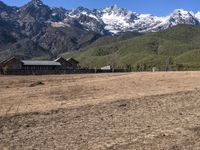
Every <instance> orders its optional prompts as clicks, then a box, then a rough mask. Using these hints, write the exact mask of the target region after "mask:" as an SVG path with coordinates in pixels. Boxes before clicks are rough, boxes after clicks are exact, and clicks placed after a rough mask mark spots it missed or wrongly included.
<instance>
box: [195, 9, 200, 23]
mask: <svg viewBox="0 0 200 150" xmlns="http://www.w3.org/2000/svg"><path fill="white" fill-rule="evenodd" d="M195 17H196V18H197V19H198V20H199V21H200V11H198V12H197V13H196V14H195Z"/></svg>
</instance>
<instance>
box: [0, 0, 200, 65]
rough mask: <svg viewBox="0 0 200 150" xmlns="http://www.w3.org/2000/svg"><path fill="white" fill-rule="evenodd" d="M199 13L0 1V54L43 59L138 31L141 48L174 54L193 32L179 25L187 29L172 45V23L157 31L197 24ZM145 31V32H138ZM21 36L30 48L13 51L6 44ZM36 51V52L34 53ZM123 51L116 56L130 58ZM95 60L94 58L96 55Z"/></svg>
mask: <svg viewBox="0 0 200 150" xmlns="http://www.w3.org/2000/svg"><path fill="white" fill-rule="evenodd" d="M199 14H200V13H199V12H197V13H194V12H190V11H186V10H183V9H177V10H175V11H174V12H172V13H171V14H170V15H169V16H164V17H158V16H153V15H151V14H139V13H136V12H133V11H129V10H127V9H124V8H119V7H118V6H116V5H114V6H110V7H106V8H104V9H93V10H90V9H87V8H83V7H78V8H76V9H73V10H66V9H64V8H50V7H49V6H47V5H45V4H44V3H43V2H42V1H41V0H30V1H29V2H28V3H27V4H26V5H24V6H22V7H11V6H7V5H6V4H4V3H3V1H1V0H0V26H1V27H0V44H1V45H0V52H1V54H2V56H1V57H0V59H5V58H7V57H6V56H11V55H16V56H20V57H28V58H31V59H34V58H35V57H37V58H38V56H39V55H40V57H41V58H46V57H47V55H48V58H50V57H57V55H59V54H61V53H66V52H71V51H81V50H82V49H86V48H87V49H90V48H91V47H98V46H99V45H109V44H110V43H112V42H117V43H125V42H124V40H127V39H129V38H131V37H135V36H140V35H143V37H146V38H145V39H146V42H149V43H145V42H144V41H143V40H141V41H142V42H144V44H146V45H147V46H146V47H145V45H144V46H143V47H145V49H147V50H149V47H150V48H151V49H154V51H158V50H160V51H161V52H160V53H163V54H164V53H174V54H179V53H180V52H182V51H185V50H186V49H188V48H189V49H190V47H188V44H187V42H188V41H190V40H191V39H192V38H193V34H195V33H193V32H190V31H188V32H187V30H186V31H185V30H184V29H183V31H180V32H181V33H183V34H184V35H186V34H187V37H183V38H184V39H185V41H181V40H179V41H177V40H174V41H173V42H174V45H177V46H176V47H173V48H169V47H171V45H170V44H171V42H172V41H171V39H173V37H174V36H176V33H174V31H173V29H175V28H173V29H172V30H171V32H170V31H169V32H170V33H165V32H160V31H163V30H165V29H168V28H171V27H174V26H176V25H179V24H189V25H195V26H199V25H200V15H199ZM177 30H178V29H177ZM180 30H181V28H180ZM149 32H160V33H159V36H162V34H163V36H166V35H167V34H169V36H173V37H169V39H165V38H163V37H161V38H159V40H158V39H157V38H155V37H156V34H157V33H155V36H153V35H154V33H149ZM175 32H176V31H175ZM186 32H187V33H186ZM146 33H148V34H147V35H144V34H146ZM27 39H28V40H29V41H31V42H33V43H34V44H31V45H29V46H30V47H29V49H31V50H33V52H29V53H26V51H27V47H26V45H27V44H26V42H22V44H23V43H24V44H25V45H24V46H22V47H21V49H20V53H19V54H18V53H17V52H18V49H17V50H16V51H15V50H14V49H13V47H12V46H13V45H17V44H18V42H21V41H26V40H27ZM136 39H137V40H138V42H139V43H140V42H141V41H140V37H137V38H135V40H136ZM150 39H151V40H150ZM120 41H123V42H120ZM193 42H194V43H195V42H197V43H198V37H197V39H194V40H193ZM128 44H129V43H128ZM148 44H149V45H148ZM167 45H170V46H167ZM137 46H138V47H139V45H137V43H136V44H134V45H129V47H137ZM163 46H164V48H165V49H166V50H165V51H163V49H162V47H163ZM116 47H118V46H115V45H114V47H112V48H107V49H104V48H103V50H99V52H98V54H99V55H102V54H101V53H110V51H111V52H112V51H116V50H115V49H116ZM177 47H178V48H179V49H177ZM35 48H36V49H35ZM41 49H43V50H45V52H48V54H46V53H43V51H42V50H41ZM124 49H125V50H124V52H123V53H126V47H125V48H124ZM138 49H139V48H138ZM107 50H108V51H107ZM36 51H37V54H35V52H36ZM102 51H103V52H102ZM39 52H41V54H39ZM22 53H24V54H22ZM144 53H146V52H144ZM5 54H6V55H5ZM28 54H30V56H28ZM128 54H129V53H128ZM128 54H127V56H126V58H127V59H126V58H124V59H122V60H128V59H131V56H128ZM117 55H119V54H117ZM130 55H132V54H130ZM152 56H153V55H152ZM102 57H106V56H102ZM110 57H111V56H110ZM124 57H125V56H124ZM141 57H142V56H141V55H140V56H138V59H139V58H141ZM89 59H92V58H89ZM98 59H100V58H99V57H98ZM107 59H110V58H107ZM132 61H133V60H131V62H132ZM99 62H100V60H99ZM124 63H125V62H124ZM127 63H128V62H127ZM94 64H95V63H94ZM97 64H98V63H97Z"/></svg>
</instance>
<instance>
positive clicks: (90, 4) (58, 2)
mask: <svg viewBox="0 0 200 150" xmlns="http://www.w3.org/2000/svg"><path fill="white" fill-rule="evenodd" d="M2 1H3V2H4V3H6V4H8V5H11V6H22V5H24V4H25V3H27V2H28V1H29V0H2ZM43 2H44V3H45V4H46V5H49V6H51V7H64V8H66V9H73V8H76V7H78V6H83V7H86V8H89V9H94V8H104V7H107V6H111V5H114V4H116V5H118V6H119V7H123V8H126V9H128V10H132V11H134V12H137V13H150V14H153V15H157V16H165V15H169V14H170V13H171V12H172V11H173V10H174V9H179V8H182V9H185V10H188V11H194V12H197V11H200V0H43Z"/></svg>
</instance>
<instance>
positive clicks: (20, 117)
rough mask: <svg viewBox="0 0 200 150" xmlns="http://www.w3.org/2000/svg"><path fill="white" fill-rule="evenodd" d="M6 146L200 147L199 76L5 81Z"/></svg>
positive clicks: (0, 136) (2, 120)
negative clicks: (35, 84) (38, 82)
mask: <svg viewBox="0 0 200 150" xmlns="http://www.w3.org/2000/svg"><path fill="white" fill-rule="evenodd" d="M38 80H39V81H42V82H43V83H44V85H38V86H35V87H30V85H31V84H32V83H34V82H36V81H38ZM0 149H13V150H16V149H19V150H23V149H48V150H49V149H59V150H62V149H70V150H71V149H72V150H73V149H80V150H84V149H89V150H92V149H94V150H104V149H119V150H125V149H130V150H146V149H147V150H157V149H158V150H199V149H200V72H167V73H166V72H159V73H119V74H82V75H50V76H0Z"/></svg>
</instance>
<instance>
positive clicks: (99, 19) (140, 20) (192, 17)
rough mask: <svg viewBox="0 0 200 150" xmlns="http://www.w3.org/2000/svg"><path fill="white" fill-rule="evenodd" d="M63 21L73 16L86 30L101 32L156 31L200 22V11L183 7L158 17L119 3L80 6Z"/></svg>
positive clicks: (69, 11) (71, 11) (67, 14)
mask: <svg viewBox="0 0 200 150" xmlns="http://www.w3.org/2000/svg"><path fill="white" fill-rule="evenodd" d="M65 16H66V18H68V19H64V20H63V21H66V20H69V18H73V20H76V21H77V22H78V23H80V25H81V26H83V27H84V28H85V29H86V30H92V31H95V32H99V33H101V34H103V33H105V32H109V33H112V34H118V33H120V32H127V31H134V32H156V31H160V30H163V29H167V28H169V27H172V26H175V25H178V24H191V25H199V24H200V12H197V13H196V14H195V13H193V12H190V11H186V10H183V9H176V10H174V11H173V12H172V13H171V14H170V15H169V16H164V17H158V16H153V15H151V14H138V13H136V12H133V11H129V10H127V9H124V8H120V7H118V6H117V5H114V6H110V7H106V8H104V9H101V10H96V9H94V10H89V9H87V8H83V7H78V8H77V9H73V10H68V11H67V12H66V14H65ZM63 25H64V24H63Z"/></svg>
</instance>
